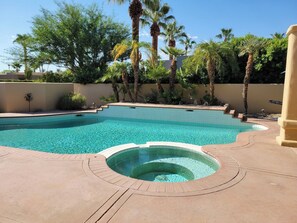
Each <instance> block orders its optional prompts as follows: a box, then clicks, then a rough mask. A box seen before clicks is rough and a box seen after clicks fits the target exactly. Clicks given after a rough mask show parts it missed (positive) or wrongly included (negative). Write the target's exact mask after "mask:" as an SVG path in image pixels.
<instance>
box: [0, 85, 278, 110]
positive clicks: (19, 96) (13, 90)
mask: <svg viewBox="0 0 297 223" xmlns="http://www.w3.org/2000/svg"><path fill="white" fill-rule="evenodd" d="M163 87H164V88H165V89H166V88H168V85H163ZM177 87H178V86H177ZM152 89H155V90H156V89H157V88H156V85H155V84H144V85H141V87H140V94H139V95H140V97H139V99H140V100H141V99H142V98H143V96H145V95H147V94H150V93H151V90H152ZM71 91H74V92H76V93H80V94H82V95H84V96H85V97H86V98H87V106H88V107H90V106H91V105H92V103H93V102H94V103H95V104H96V105H97V106H99V105H102V104H105V102H104V101H102V100H100V98H101V97H102V96H104V97H109V96H111V95H113V91H112V88H111V84H87V85H82V84H71V83H69V84H62V83H61V84H60V83H0V112H26V111H28V102H26V101H25V99H24V95H25V94H26V93H32V94H33V97H34V99H33V101H32V103H31V111H36V110H42V111H50V110H55V109H56V105H57V102H58V100H59V98H60V97H61V96H63V95H65V94H67V93H69V92H71ZM195 92H196V94H195V96H194V97H193V98H192V99H190V94H189V92H188V91H185V92H184V97H185V101H188V102H189V103H193V102H194V99H196V100H197V102H198V103H200V99H201V98H202V97H203V96H204V95H205V94H206V92H208V86H204V85H197V86H196V87H195ZM215 96H216V97H217V98H218V99H219V100H220V101H222V102H224V103H229V104H230V105H231V106H232V107H233V108H235V109H236V110H238V111H239V112H243V110H244V109H243V102H242V101H243V100H242V84H216V85H215ZM282 97H283V85H282V84H250V85H249V92H248V104H249V112H250V113H257V112H260V111H261V109H264V110H265V111H266V112H270V113H280V112H281V106H280V105H275V104H271V103H269V100H279V101H282ZM120 99H123V95H121V96H120ZM127 99H128V96H126V100H127Z"/></svg>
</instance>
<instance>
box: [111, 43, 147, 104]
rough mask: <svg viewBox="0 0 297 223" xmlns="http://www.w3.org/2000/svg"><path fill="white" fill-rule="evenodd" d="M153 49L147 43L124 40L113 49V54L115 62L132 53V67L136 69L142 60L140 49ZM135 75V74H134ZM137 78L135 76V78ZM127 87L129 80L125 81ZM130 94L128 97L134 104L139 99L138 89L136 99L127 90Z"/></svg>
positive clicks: (135, 94) (135, 93)
mask: <svg viewBox="0 0 297 223" xmlns="http://www.w3.org/2000/svg"><path fill="white" fill-rule="evenodd" d="M142 47H144V48H146V49H148V48H151V46H150V44H148V43H145V42H136V41H132V42H131V41H127V40H124V41H122V42H121V43H118V44H117V45H115V47H114V48H113V50H112V52H111V54H112V56H113V57H114V60H118V59H119V58H121V56H122V55H123V54H125V53H127V52H131V53H130V60H131V63H132V67H134V65H135V63H138V62H139V61H140V58H141V53H140V51H139V49H140V48H142ZM134 74H135V73H134ZM134 78H135V76H134ZM125 82H126V85H127V86H128V79H127V80H125ZM134 84H135V82H134ZM126 90H127V92H128V95H129V97H130V99H131V100H132V101H133V102H134V101H136V98H137V97H138V89H137V91H136V92H135V91H134V98H133V97H132V95H131V93H130V90H129V89H126ZM134 90H135V86H134Z"/></svg>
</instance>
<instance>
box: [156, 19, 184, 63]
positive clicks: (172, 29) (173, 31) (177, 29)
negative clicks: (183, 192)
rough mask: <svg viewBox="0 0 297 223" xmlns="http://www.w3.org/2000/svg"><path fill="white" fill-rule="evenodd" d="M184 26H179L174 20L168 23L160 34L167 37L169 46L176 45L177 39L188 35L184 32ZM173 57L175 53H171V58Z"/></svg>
mask: <svg viewBox="0 0 297 223" xmlns="http://www.w3.org/2000/svg"><path fill="white" fill-rule="evenodd" d="M184 29H185V27H184V26H177V23H176V21H175V20H174V21H173V22H171V23H168V24H167V25H166V27H165V31H164V32H161V33H160V35H161V36H163V37H165V41H166V42H167V43H168V47H173V48H174V47H175V46H176V40H181V39H182V38H185V37H186V36H187V35H186V33H185V32H184ZM172 59H173V55H171V54H169V60H172Z"/></svg>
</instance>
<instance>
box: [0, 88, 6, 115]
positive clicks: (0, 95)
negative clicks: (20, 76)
mask: <svg viewBox="0 0 297 223" xmlns="http://www.w3.org/2000/svg"><path fill="white" fill-rule="evenodd" d="M5 110H6V93H5V84H4V83H0V112H4V111H5Z"/></svg>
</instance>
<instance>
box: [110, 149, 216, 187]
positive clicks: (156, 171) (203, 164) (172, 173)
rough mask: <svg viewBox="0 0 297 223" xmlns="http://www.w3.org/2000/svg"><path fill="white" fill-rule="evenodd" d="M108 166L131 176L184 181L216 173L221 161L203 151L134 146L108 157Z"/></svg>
mask: <svg viewBox="0 0 297 223" xmlns="http://www.w3.org/2000/svg"><path fill="white" fill-rule="evenodd" d="M107 164H108V166H109V167H110V168H111V169H112V170H114V171H116V172H118V173H120V174H122V175H125V176H128V177H132V178H136V179H141V180H146V181H153V182H185V181H190V180H197V179H200V178H203V177H206V176H209V175H211V174H213V173H215V172H216V171H217V170H218V168H219V164H218V163H217V162H216V161H214V160H213V159H212V158H211V157H209V156H208V155H206V154H203V153H201V152H194V151H189V150H184V149H181V148H177V147H162V146H161V147H160V146H158V147H152V148H136V149H135V148H134V149H128V150H124V151H121V152H118V153H116V154H114V155H112V156H111V157H109V158H108V159H107Z"/></svg>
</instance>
